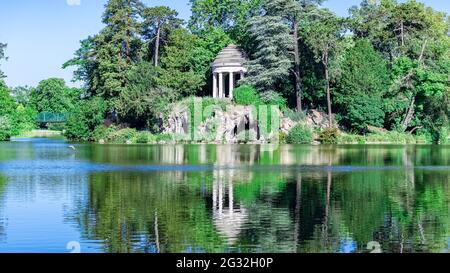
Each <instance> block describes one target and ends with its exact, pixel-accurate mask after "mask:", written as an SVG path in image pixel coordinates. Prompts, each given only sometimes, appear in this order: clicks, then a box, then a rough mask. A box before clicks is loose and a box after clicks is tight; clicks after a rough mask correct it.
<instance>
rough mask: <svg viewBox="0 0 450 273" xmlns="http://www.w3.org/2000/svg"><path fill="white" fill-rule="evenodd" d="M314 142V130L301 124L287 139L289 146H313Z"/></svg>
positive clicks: (294, 128) (295, 127)
mask: <svg viewBox="0 0 450 273" xmlns="http://www.w3.org/2000/svg"><path fill="white" fill-rule="evenodd" d="M313 140H314V139H313V132H312V130H311V129H310V128H308V127H306V126H304V125H300V124H299V125H296V126H294V127H293V128H292V129H291V131H290V132H289V134H288V136H287V138H286V142H287V143H288V144H311V142H312V141H313Z"/></svg>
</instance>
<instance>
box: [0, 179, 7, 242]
mask: <svg viewBox="0 0 450 273" xmlns="http://www.w3.org/2000/svg"><path fill="white" fill-rule="evenodd" d="M6 182H7V181H6V177H4V176H2V175H0V241H2V240H3V238H4V237H5V236H6V234H5V225H6V223H5V220H4V217H3V216H2V208H3V205H2V203H3V195H4V191H5V187H6Z"/></svg>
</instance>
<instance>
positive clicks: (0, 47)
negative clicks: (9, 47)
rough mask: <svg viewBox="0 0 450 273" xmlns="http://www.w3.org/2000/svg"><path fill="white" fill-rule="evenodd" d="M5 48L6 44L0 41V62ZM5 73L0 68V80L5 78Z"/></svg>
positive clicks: (3, 57) (3, 56)
mask: <svg viewBox="0 0 450 273" xmlns="http://www.w3.org/2000/svg"><path fill="white" fill-rule="evenodd" d="M5 48H6V44H3V43H0V62H1V61H2V60H3V59H6V58H5ZM5 77H6V76H5V73H3V71H2V70H1V69H0V81H2V80H3V78H5Z"/></svg>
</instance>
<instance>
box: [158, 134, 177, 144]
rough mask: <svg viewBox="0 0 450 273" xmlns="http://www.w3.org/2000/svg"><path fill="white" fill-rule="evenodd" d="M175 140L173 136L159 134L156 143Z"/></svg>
mask: <svg viewBox="0 0 450 273" xmlns="http://www.w3.org/2000/svg"><path fill="white" fill-rule="evenodd" d="M173 140H174V136H173V135H172V134H159V135H157V136H156V141H157V142H160V141H166V142H167V141H173Z"/></svg>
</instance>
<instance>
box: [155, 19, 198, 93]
mask: <svg viewBox="0 0 450 273" xmlns="http://www.w3.org/2000/svg"><path fill="white" fill-rule="evenodd" d="M198 39H199V38H198V37H197V36H195V35H193V34H191V33H189V31H188V30H186V29H184V28H180V29H176V30H174V31H173V32H172V33H171V34H170V36H169V42H168V45H167V46H166V48H165V50H164V54H163V55H162V57H161V66H160V67H158V68H159V69H158V78H157V84H158V85H160V86H165V87H169V88H172V89H174V90H175V91H176V92H177V95H178V96H179V97H183V96H190V95H195V94H196V93H197V92H198V91H200V90H201V88H202V86H203V85H204V84H205V78H204V77H205V76H204V75H203V74H201V73H198V71H196V70H195V65H194V60H196V58H197V56H196V53H197V51H196V45H197V43H198Z"/></svg>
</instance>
